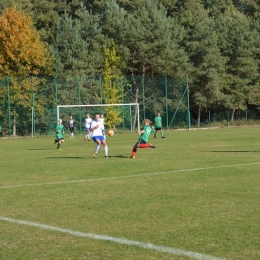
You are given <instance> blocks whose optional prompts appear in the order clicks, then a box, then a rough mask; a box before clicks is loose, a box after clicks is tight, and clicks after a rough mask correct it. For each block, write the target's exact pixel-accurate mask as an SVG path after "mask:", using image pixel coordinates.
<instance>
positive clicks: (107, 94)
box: [102, 40, 123, 128]
mask: <svg viewBox="0 0 260 260" xmlns="http://www.w3.org/2000/svg"><path fill="white" fill-rule="evenodd" d="M119 61H120V57H119V56H118V55H117V51H116V46H115V43H114V41H113V40H111V47H110V48H107V49H105V66H104V72H103V74H104V78H103V88H102V101H103V102H102V103H105V104H119V103H120V102H122V87H123V86H122V87H121V84H120V75H121V73H120V70H119V69H118V64H119ZM105 109H106V125H107V126H108V128H114V127H115V126H116V125H118V124H120V123H121V122H122V118H121V117H120V113H121V111H120V110H118V108H116V107H106V108H105Z"/></svg>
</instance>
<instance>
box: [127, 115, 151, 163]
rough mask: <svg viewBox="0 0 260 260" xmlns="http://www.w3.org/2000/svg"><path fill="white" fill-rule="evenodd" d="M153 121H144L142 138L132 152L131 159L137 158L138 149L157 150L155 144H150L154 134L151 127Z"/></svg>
mask: <svg viewBox="0 0 260 260" xmlns="http://www.w3.org/2000/svg"><path fill="white" fill-rule="evenodd" d="M150 123H151V121H150V120H149V119H145V120H144V127H143V129H142V131H141V132H140V133H139V135H140V137H139V140H138V141H137V143H136V144H135V145H134V147H133V150H132V155H131V158H133V159H134V158H135V155H136V153H137V148H155V146H154V145H153V144H148V139H149V135H150V134H152V133H154V128H153V127H151V126H150Z"/></svg>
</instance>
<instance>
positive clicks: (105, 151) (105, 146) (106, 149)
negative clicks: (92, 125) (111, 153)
mask: <svg viewBox="0 0 260 260" xmlns="http://www.w3.org/2000/svg"><path fill="white" fill-rule="evenodd" d="M101 143H102V145H103V147H104V154H105V158H108V147H107V142H106V139H105V137H104V139H103V140H102V141H101Z"/></svg>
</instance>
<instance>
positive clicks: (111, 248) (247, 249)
mask: <svg viewBox="0 0 260 260" xmlns="http://www.w3.org/2000/svg"><path fill="white" fill-rule="evenodd" d="M259 132H260V127H257V126H256V127H238V128H223V129H211V130H191V131H165V136H166V138H165V139H162V138H160V137H159V134H157V138H156V139H154V138H153V137H150V142H151V143H153V144H154V145H155V146H156V149H150V148H147V149H138V151H137V155H136V158H135V159H130V158H129V157H130V155H131V150H132V147H133V145H134V144H135V142H136V141H137V139H138V135H137V134H136V133H117V132H116V131H115V135H114V136H113V137H107V140H108V148H109V157H110V158H109V159H105V158H104V153H103V147H100V150H99V153H98V157H97V158H93V152H94V147H95V144H94V142H93V141H91V142H84V141H83V135H77V136H75V138H74V139H70V138H69V137H68V133H66V134H65V143H64V144H62V146H61V149H62V150H61V151H59V150H57V149H56V146H55V145H53V141H54V137H47V136H46V137H37V138H16V139H13V138H12V139H3V138H0V158H1V164H0V180H1V183H0V197H1V203H0V231H1V232H0V259H8V260H10V259H26V260H27V259H34V260H35V259H95V260H96V259H99V260H101V259H102V260H104V259H113V260H114V259H120V260H121V259H128V260H130V259H131V260H132V259H142V260H151V259H160V260H161V259H162V260H165V259H176V260H186V259H201V260H202V259H203V260H204V259H205V260H206V259H208V260H210V259H211V260H222V259H230V260H231V259H232V260H233V259H234V260H235V259H236V260H237V259H241V260H242V259H243V260H259V259H260V247H259V241H260V227H259V226H260V225H259V224H260V205H259V204H260V203H259V195H260V187H259V186H260V185H259V183H260V135H259Z"/></svg>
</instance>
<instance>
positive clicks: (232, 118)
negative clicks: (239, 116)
mask: <svg viewBox="0 0 260 260" xmlns="http://www.w3.org/2000/svg"><path fill="white" fill-rule="evenodd" d="M235 111H236V109H235V108H233V110H232V114H231V119H230V122H231V123H233V121H234V117H235Z"/></svg>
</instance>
